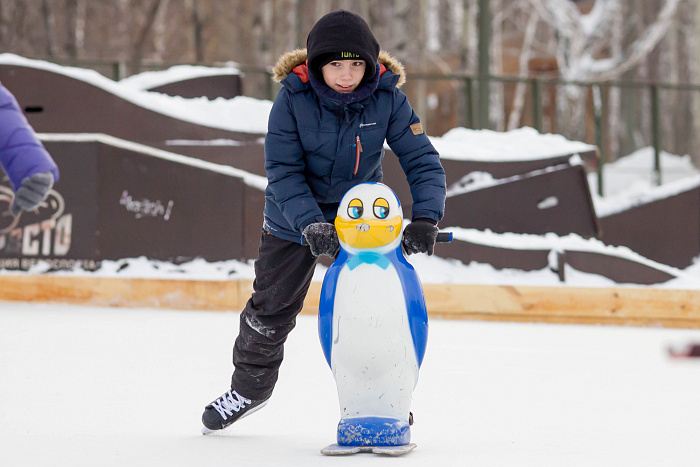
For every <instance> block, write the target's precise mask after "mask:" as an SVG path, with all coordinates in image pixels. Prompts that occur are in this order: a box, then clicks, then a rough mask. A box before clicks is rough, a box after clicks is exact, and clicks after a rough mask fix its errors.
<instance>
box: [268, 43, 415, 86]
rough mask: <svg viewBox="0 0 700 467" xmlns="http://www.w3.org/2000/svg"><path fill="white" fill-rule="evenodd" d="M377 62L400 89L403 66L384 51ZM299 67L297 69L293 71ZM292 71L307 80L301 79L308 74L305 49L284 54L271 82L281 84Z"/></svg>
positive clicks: (404, 76) (404, 79) (402, 81)
mask: <svg viewBox="0 0 700 467" xmlns="http://www.w3.org/2000/svg"><path fill="white" fill-rule="evenodd" d="M378 62H379V64H380V65H384V67H385V68H386V69H387V70H389V71H391V72H392V73H394V74H395V75H398V76H399V81H398V82H397V83H396V87H397V88H400V87H401V86H402V85H403V84H404V83H405V82H406V71H405V70H404V67H403V64H402V63H401V62H400V61H398V60H397V59H396V58H395V57H393V56H392V55H391V54H389V52H386V51H384V50H382V51H380V52H379V59H378ZM297 67H299V69H297V70H294V69H295V68H297ZM292 70H294V72H295V73H297V74H299V75H302V80H304V81H306V80H308V76H307V77H306V78H303V76H304V75H307V74H308V70H307V69H306V49H296V50H293V51H291V52H286V53H285V54H284V55H282V56H281V57H280V59H279V60H278V61H277V64H276V65H275V66H274V67H273V68H272V80H273V81H275V82H276V83H279V82H281V81H282V80H283V79H285V78H286V77H287V76H289V74H290V73H292Z"/></svg>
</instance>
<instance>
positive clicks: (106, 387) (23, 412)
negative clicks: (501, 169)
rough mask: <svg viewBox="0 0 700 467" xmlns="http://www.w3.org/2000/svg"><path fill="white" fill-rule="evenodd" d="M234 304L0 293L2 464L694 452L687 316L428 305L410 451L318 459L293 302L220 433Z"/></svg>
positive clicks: (679, 460)
mask: <svg viewBox="0 0 700 467" xmlns="http://www.w3.org/2000/svg"><path fill="white" fill-rule="evenodd" d="M238 317H239V315H238V313H234V312H229V313H220V312H219V313H217V312H204V311H202V312H192V311H169V310H149V309H115V308H83V307H75V306H66V305H55V304H47V305H38V304H22V303H7V302H5V303H1V304H0V370H1V375H2V376H1V377H0V420H1V421H2V423H0V446H1V448H0V465H2V466H3V467H27V466H47V465H56V466H58V465H66V466H72V467H79V466H95V465H99V466H130V467H131V466H169V467H174V466H193V465H206V466H211V467H214V466H219V465H221V466H224V465H226V466H229V465H239V466H305V467H306V466H312V465H328V466H330V465H333V466H337V465H343V466H355V465H368V464H370V465H379V464H382V465H384V464H387V463H392V464H393V463H397V462H398V463H400V464H401V465H403V466H425V465H444V466H457V465H470V466H471V465H473V466H484V467H486V466H507V467H510V466H520V467H527V466H533V467H548V466H552V467H560V466H567V467H575V466H581V467H590V466H596V467H602V466H611V467H621V466H635V467H636V466H641V465H644V466H663V467H666V466H674V467H686V466H687V467H695V466H697V465H698V462H700V443H698V435H700V431H699V429H698V418H699V417H700V398H699V397H698V388H699V387H700V361H695V360H670V359H669V358H668V357H667V348H668V347H669V346H670V347H679V346H683V345H685V344H686V343H687V342H689V341H700V331H698V330H671V329H653V328H625V327H615V326H605V327H602V326H572V325H549V324H515V323H484V322H469V321H442V320H431V322H430V335H429V340H428V349H427V354H426V358H425V361H424V363H423V367H422V369H421V374H420V380H419V382H418V387H417V388H416V392H415V393H414V402H413V406H412V411H413V413H414V415H415V420H416V423H415V425H414V426H413V441H414V442H416V443H417V444H418V448H417V449H416V450H415V451H414V452H412V453H410V454H408V455H406V456H404V457H402V458H400V460H399V459H388V458H380V457H376V456H374V455H367V454H362V455H357V456H354V457H348V458H329V457H324V456H322V455H321V454H320V453H319V449H320V448H322V447H323V446H325V445H327V444H330V443H332V442H334V441H335V427H336V424H337V422H338V419H339V410H338V403H337V398H336V392H335V383H334V381H333V378H332V375H331V372H330V370H329V369H328V367H327V365H326V362H325V359H324V358H323V353H322V351H321V347H320V344H319V342H318V337H317V331H316V329H317V327H316V319H315V317H311V316H300V317H299V319H298V325H297V329H295V331H294V332H293V333H292V334H291V335H290V338H289V341H288V343H287V346H286V348H285V363H284V365H283V366H282V371H281V375H280V380H279V384H278V386H277V388H276V390H275V394H274V395H273V398H272V399H271V401H270V403H269V404H268V406H267V407H265V408H264V409H263V410H261V411H260V412H258V413H257V414H255V415H252V416H250V417H249V418H246V419H244V420H242V421H240V422H239V423H237V424H235V425H234V426H233V427H231V429H230V430H229V431H228V432H227V433H225V434H217V435H212V436H202V435H201V434H200V432H199V430H200V417H201V412H202V410H203V408H204V405H206V404H207V403H208V402H209V401H210V400H212V399H214V398H215V397H218V396H219V395H220V393H222V392H224V390H226V389H227V386H228V384H229V378H230V372H231V369H232V367H231V363H230V355H231V347H232V343H233V339H234V338H235V335H236V332H237V328H238Z"/></svg>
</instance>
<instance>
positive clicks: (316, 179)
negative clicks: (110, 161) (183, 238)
mask: <svg viewBox="0 0 700 467" xmlns="http://www.w3.org/2000/svg"><path fill="white" fill-rule="evenodd" d="M305 62H306V51H305V50H296V51H294V52H289V53H287V54H285V55H284V56H282V58H281V59H280V61H279V62H278V63H277V65H276V66H275V68H274V73H275V79H276V80H277V81H278V82H281V83H282V85H283V88H282V89H281V90H280V92H279V94H278V95H277V98H276V99H275V102H274V105H273V107H272V111H271V112H270V119H269V125H268V133H267V135H266V137H265V170H266V172H267V179H268V186H267V189H266V191H265V225H264V228H265V230H266V231H268V232H269V233H271V234H273V235H275V236H277V237H280V238H283V239H286V240H289V241H293V242H299V241H300V240H301V232H302V231H303V229H304V227H306V226H307V225H309V224H311V223H313V222H319V221H320V222H324V221H325V222H333V221H334V220H335V217H336V215H337V209H338V203H339V202H340V200H341V198H342V197H343V195H344V194H345V192H346V191H348V190H349V189H350V188H352V187H353V186H355V185H357V184H358V183H363V182H369V181H374V182H379V181H381V180H382V167H381V163H382V159H383V157H384V149H383V148H384V140H385V139H386V141H387V143H388V144H389V147H390V148H391V149H392V151H393V152H394V153H395V154H396V155H397V156H398V157H399V162H400V163H401V166H402V167H403V170H404V172H405V173H406V177H407V180H408V183H409V185H410V187H411V194H412V197H413V212H412V219H417V218H429V219H433V220H434V221H436V222H437V221H439V220H440V219H441V218H442V216H443V213H444V207H445V171H444V170H443V168H442V165H441V164H440V157H439V155H438V153H437V151H436V150H435V148H434V147H433V145H432V144H431V143H430V140H429V139H428V137H427V136H426V134H425V132H423V130H422V127H421V126H420V120H419V119H418V117H417V116H416V114H415V113H414V112H413V109H412V108H411V106H410V104H409V103H408V100H407V99H406V95H405V94H404V93H403V92H402V91H400V90H399V88H398V87H399V86H400V85H401V84H403V81H404V80H405V77H404V74H403V66H402V65H401V63H399V62H398V61H397V60H396V59H394V58H393V57H391V56H390V55H388V54H386V53H384V52H382V53H381V54H380V59H379V63H380V66H378V67H377V73H376V75H375V77H374V78H373V79H371V80H369V82H368V83H364V84H361V85H360V86H359V87H358V88H357V89H356V90H355V91H354V92H353V93H350V94H340V93H336V92H335V91H333V90H332V89H330V88H329V87H328V86H326V85H325V83H323V82H322V81H320V80H318V79H315V77H314V76H313V75H309V74H308V73H307V69H306V64H305ZM314 80H315V81H314ZM312 81H314V82H313V86H312Z"/></svg>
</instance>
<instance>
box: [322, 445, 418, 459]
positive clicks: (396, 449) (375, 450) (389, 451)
mask: <svg viewBox="0 0 700 467" xmlns="http://www.w3.org/2000/svg"><path fill="white" fill-rule="evenodd" d="M415 447H416V444H415V443H409V444H404V445H402V446H340V445H338V444H331V445H329V446H326V447H325V448H323V449H321V454H323V455H326V456H348V455H351V454H357V453H361V452H369V453H372V454H382V455H386V456H401V455H403V454H406V453H409V452H411V451H413V449H415Z"/></svg>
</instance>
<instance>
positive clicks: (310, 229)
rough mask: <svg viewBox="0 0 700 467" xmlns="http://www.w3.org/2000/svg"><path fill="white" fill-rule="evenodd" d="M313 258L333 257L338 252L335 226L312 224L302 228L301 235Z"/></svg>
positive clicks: (338, 244) (326, 223)
mask: <svg viewBox="0 0 700 467" xmlns="http://www.w3.org/2000/svg"><path fill="white" fill-rule="evenodd" d="M301 235H302V236H303V237H304V240H305V241H306V243H308V245H309V248H311V254H312V255H314V256H321V255H326V256H330V257H331V258H333V257H335V255H337V254H338V251H339V250H340V242H339V241H338V233H337V232H336V231H335V226H334V225H333V224H331V223H328V222H314V223H313V224H309V225H307V226H306V227H305V228H304V231H303V232H302V233H301Z"/></svg>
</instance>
